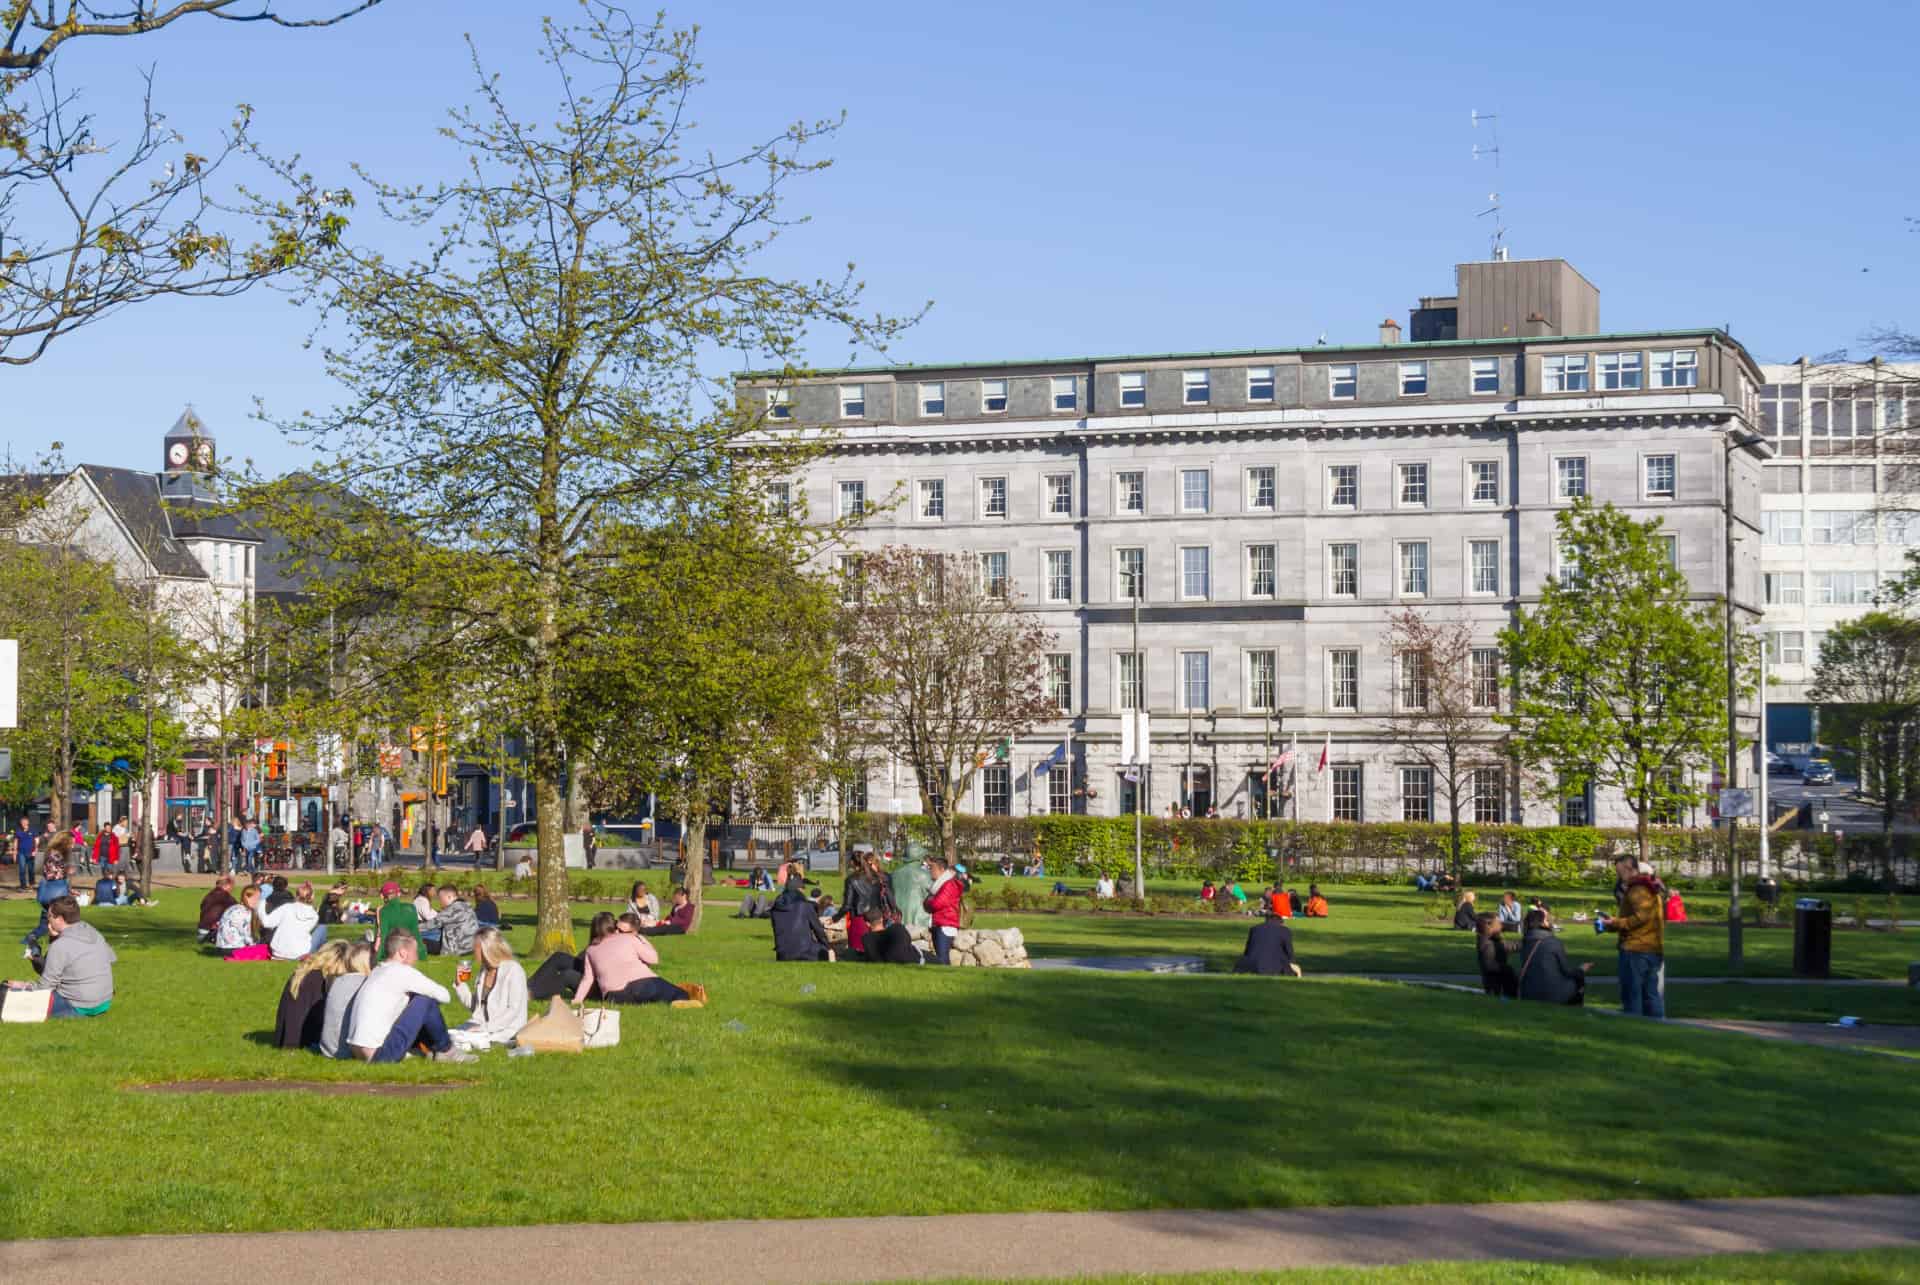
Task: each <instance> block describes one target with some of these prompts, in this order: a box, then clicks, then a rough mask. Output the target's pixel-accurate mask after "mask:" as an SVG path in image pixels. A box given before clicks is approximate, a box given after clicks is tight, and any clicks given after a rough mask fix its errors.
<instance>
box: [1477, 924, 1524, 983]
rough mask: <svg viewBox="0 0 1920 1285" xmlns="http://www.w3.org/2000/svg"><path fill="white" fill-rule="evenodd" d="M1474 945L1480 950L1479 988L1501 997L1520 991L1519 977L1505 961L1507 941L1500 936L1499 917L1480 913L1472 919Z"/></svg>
mask: <svg viewBox="0 0 1920 1285" xmlns="http://www.w3.org/2000/svg"><path fill="white" fill-rule="evenodd" d="M1474 931H1475V933H1476V934H1477V936H1476V937H1475V940H1474V945H1475V946H1476V947H1477V948H1478V950H1479V952H1480V989H1481V990H1483V991H1485V992H1486V993H1487V994H1489V995H1498V996H1499V997H1500V998H1501V999H1512V998H1513V997H1514V996H1516V995H1518V994H1519V993H1520V978H1519V977H1518V976H1517V975H1516V974H1515V973H1514V971H1513V965H1512V964H1510V963H1508V962H1507V943H1506V942H1505V941H1503V940H1501V937H1500V917H1499V916H1498V915H1481V916H1480V917H1479V918H1478V919H1477V920H1475V921H1474Z"/></svg>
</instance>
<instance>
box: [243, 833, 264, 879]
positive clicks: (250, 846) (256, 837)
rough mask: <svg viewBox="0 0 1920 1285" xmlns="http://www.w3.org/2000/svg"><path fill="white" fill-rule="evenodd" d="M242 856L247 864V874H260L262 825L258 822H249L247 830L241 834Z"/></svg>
mask: <svg viewBox="0 0 1920 1285" xmlns="http://www.w3.org/2000/svg"><path fill="white" fill-rule="evenodd" d="M240 855H241V858H242V859H243V860H244V861H245V862H246V863H247V873H248V874H250V875H251V874H258V873H259V871H260V825H259V823H258V822H256V821H248V822H247V828H246V829H244V830H242V831H241V832H240Z"/></svg>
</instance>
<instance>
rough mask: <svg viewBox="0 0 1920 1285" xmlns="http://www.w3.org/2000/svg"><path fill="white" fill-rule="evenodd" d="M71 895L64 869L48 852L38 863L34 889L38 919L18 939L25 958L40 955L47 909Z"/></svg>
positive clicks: (55, 857) (57, 858)
mask: <svg viewBox="0 0 1920 1285" xmlns="http://www.w3.org/2000/svg"><path fill="white" fill-rule="evenodd" d="M72 895H73V889H72V888H70V887H69V886H68V885H67V870H66V867H65V866H63V865H61V864H60V858H59V857H57V856H55V855H54V854H52V853H51V852H49V853H48V854H47V857H46V860H44V861H42V862H41V863H40V884H39V886H38V887H37V888H35V889H34V893H33V897H34V900H35V901H37V902H39V903H40V918H39V921H38V922H36V923H35V924H34V926H33V931H32V932H30V933H28V934H27V935H26V936H25V937H22V938H21V939H20V944H21V945H22V946H25V947H26V948H27V958H28V959H32V958H33V957H34V956H35V955H37V954H39V953H40V939H41V938H42V937H45V936H46V935H47V907H48V906H51V905H52V904H53V903H54V902H56V901H58V900H59V899H60V898H62V897H70V896H72Z"/></svg>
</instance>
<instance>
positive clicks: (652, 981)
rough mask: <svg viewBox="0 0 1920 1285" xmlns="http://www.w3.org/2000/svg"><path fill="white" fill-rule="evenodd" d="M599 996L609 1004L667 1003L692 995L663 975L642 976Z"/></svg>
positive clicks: (689, 997) (688, 997)
mask: <svg viewBox="0 0 1920 1285" xmlns="http://www.w3.org/2000/svg"><path fill="white" fill-rule="evenodd" d="M600 998H601V999H603V1000H605V1001H606V1002H607V1003H609V1004H669V1003H672V1002H673V1001H674V1000H677V999H691V998H692V996H690V995H688V994H687V993H686V992H685V991H683V990H681V989H680V988H679V987H678V986H675V985H674V984H673V983H672V982H670V981H668V980H667V979H666V978H664V977H643V978H641V979H640V980H639V981H637V982H628V983H627V984H626V985H625V986H622V987H621V988H620V989H619V990H617V991H607V992H604V993H603V994H602V995H601V996H600Z"/></svg>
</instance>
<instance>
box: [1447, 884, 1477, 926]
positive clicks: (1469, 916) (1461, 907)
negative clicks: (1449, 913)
mask: <svg viewBox="0 0 1920 1285" xmlns="http://www.w3.org/2000/svg"><path fill="white" fill-rule="evenodd" d="M1479 921H1480V916H1479V914H1478V912H1476V911H1475V910H1474V908H1473V889H1471V888H1469V889H1467V890H1466V891H1465V892H1463V893H1461V894H1460V900H1459V901H1457V902H1455V903H1454V907H1453V926H1454V927H1455V928H1457V929H1458V930H1460V931H1461V932H1472V931H1473V930H1474V925H1475V924H1477V923H1479Z"/></svg>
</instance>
